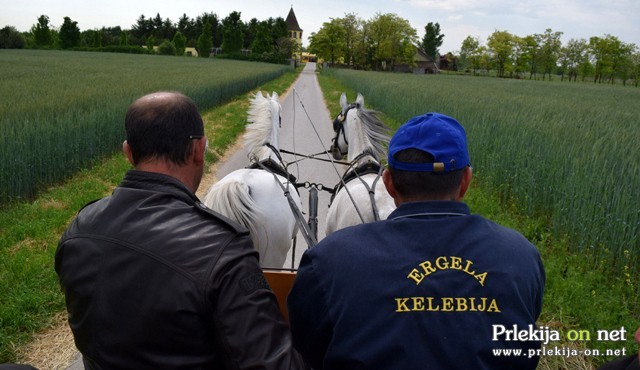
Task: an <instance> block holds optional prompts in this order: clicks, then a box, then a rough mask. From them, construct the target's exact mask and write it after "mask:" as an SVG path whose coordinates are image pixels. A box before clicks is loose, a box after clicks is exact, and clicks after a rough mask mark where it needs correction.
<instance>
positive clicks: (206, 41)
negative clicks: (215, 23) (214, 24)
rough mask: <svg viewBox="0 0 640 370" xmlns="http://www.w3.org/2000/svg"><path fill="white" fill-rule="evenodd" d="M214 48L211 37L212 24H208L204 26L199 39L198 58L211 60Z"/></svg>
mask: <svg viewBox="0 0 640 370" xmlns="http://www.w3.org/2000/svg"><path fill="white" fill-rule="evenodd" d="M212 47H213V37H212V36H211V24H209V23H208V22H207V23H205V24H204V25H203V28H202V33H201V34H200V37H198V56H199V57H202V58H209V56H210V55H211V48H212Z"/></svg>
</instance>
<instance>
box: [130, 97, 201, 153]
mask: <svg viewBox="0 0 640 370" xmlns="http://www.w3.org/2000/svg"><path fill="white" fill-rule="evenodd" d="M125 129H126V133H127V143H128V145H129V147H130V148H131V154H132V158H133V162H134V165H137V164H138V163H140V162H143V161H148V160H153V159H163V160H166V161H168V162H172V163H174V164H176V165H183V164H184V163H185V160H186V159H187V157H188V155H189V153H190V152H191V148H192V140H193V139H198V138H202V137H203V136H204V125H203V123H202V117H200V113H198V108H197V107H196V105H195V103H194V102H193V101H192V100H191V99H190V98H188V97H187V96H185V95H183V94H180V93H177V92H155V93H152V94H149V95H145V96H143V97H141V98H140V99H138V100H136V101H135V102H133V104H131V106H130V107H129V109H128V110H127V114H126V117H125Z"/></svg>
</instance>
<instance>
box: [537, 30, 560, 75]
mask: <svg viewBox="0 0 640 370" xmlns="http://www.w3.org/2000/svg"><path fill="white" fill-rule="evenodd" d="M560 36H562V32H553V31H552V30H551V29H550V28H547V29H546V30H545V32H544V34H542V35H540V65H541V66H542V79H543V80H544V76H545V75H546V74H548V75H549V80H551V73H552V72H553V69H554V68H555V67H556V65H557V64H558V58H559V56H560V49H561V48H562V42H561V41H560Z"/></svg>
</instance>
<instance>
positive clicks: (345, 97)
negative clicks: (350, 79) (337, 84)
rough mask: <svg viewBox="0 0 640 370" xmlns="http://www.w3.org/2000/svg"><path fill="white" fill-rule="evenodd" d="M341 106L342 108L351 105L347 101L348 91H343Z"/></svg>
mask: <svg viewBox="0 0 640 370" xmlns="http://www.w3.org/2000/svg"><path fill="white" fill-rule="evenodd" d="M340 106H341V107H342V110H345V109H347V107H348V106H349V103H347V94H346V93H342V95H340Z"/></svg>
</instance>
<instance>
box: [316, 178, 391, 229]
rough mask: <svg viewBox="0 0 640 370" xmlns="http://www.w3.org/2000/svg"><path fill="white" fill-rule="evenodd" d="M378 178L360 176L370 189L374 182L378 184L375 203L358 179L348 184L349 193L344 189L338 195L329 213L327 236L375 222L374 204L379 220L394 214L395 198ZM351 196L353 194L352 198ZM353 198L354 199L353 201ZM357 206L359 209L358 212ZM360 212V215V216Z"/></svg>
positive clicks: (375, 191)
mask: <svg viewBox="0 0 640 370" xmlns="http://www.w3.org/2000/svg"><path fill="white" fill-rule="evenodd" d="M376 177H377V175H376V174H372V173H370V174H366V175H363V176H360V178H361V179H362V181H364V182H366V183H367V186H368V187H369V188H371V186H373V183H374V182H375V183H376V184H375V189H374V200H375V203H372V202H371V197H370V196H369V189H368V188H367V186H365V185H364V184H363V183H362V181H360V180H358V179H353V180H351V181H349V182H347V185H346V188H347V190H349V192H347V191H346V190H345V189H344V188H343V189H341V191H339V192H338V193H337V194H336V196H335V198H334V199H333V201H332V203H331V207H330V208H329V211H328V213H327V225H326V234H327V235H329V234H331V233H332V232H334V231H336V230H338V229H342V228H345V227H347V226H354V225H359V224H362V223H368V222H374V221H375V216H374V209H373V205H374V204H375V207H376V211H377V214H378V220H385V219H386V218H387V217H388V216H389V214H390V213H391V212H393V210H394V209H395V208H396V206H395V204H394V202H393V198H391V196H390V195H389V193H388V192H387V189H386V188H385V186H384V184H383V182H382V179H381V178H378V181H376ZM349 194H351V197H350V196H349ZM351 198H353V201H352V200H351ZM356 205H357V207H358V208H357V210H356ZM358 212H359V213H360V214H358ZM360 216H362V218H360Z"/></svg>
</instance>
